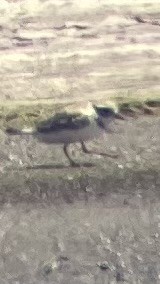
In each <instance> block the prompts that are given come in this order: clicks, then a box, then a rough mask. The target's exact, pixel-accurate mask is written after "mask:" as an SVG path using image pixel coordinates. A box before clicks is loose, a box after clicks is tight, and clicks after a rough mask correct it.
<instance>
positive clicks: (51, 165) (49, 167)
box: [23, 163, 95, 170]
mask: <svg viewBox="0 0 160 284" xmlns="http://www.w3.org/2000/svg"><path fill="white" fill-rule="evenodd" d="M94 166H95V165H94V164H93V163H82V164H76V165H74V166H71V165H63V164H58V165H53V164H50V165H44V164H42V165H33V166H26V167H24V168H23V169H25V170H42V169H43V170H52V169H67V168H71V169H72V168H81V167H86V168H90V167H94Z"/></svg>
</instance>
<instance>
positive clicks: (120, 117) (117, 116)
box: [115, 113, 126, 120]
mask: <svg viewBox="0 0 160 284" xmlns="http://www.w3.org/2000/svg"><path fill="white" fill-rule="evenodd" d="M115 119H120V120H126V119H125V117H124V116H123V115H122V114H120V113H116V114H115Z"/></svg>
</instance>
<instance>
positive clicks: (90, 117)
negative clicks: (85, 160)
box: [6, 104, 125, 167]
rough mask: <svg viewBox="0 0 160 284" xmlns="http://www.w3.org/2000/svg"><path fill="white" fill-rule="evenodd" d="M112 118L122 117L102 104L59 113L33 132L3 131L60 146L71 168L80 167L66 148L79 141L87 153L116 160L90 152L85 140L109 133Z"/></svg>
mask: <svg viewBox="0 0 160 284" xmlns="http://www.w3.org/2000/svg"><path fill="white" fill-rule="evenodd" d="M114 119H120V120H124V119H125V118H124V117H123V116H122V115H121V114H120V113H119V112H118V110H117V109H114V108H113V107H107V106H103V105H100V106H99V105H94V104H92V105H91V108H90V111H89V112H88V113H84V114H77V113H67V112H65V111H64V112H60V113H57V114H55V115H53V116H52V117H50V118H49V119H46V120H43V121H41V122H39V123H38V124H37V126H36V128H35V129H32V128H31V129H30V128H24V129H22V130H17V129H15V128H12V127H9V128H7V129H6V133H7V134H8V135H22V136H23V135H32V136H33V137H34V138H36V139H37V140H38V141H39V142H40V143H45V144H62V145H63V151H64V154H65V156H66V157H67V159H68V161H69V163H70V166H71V167H77V166H80V164H79V163H77V162H75V161H74V160H73V158H72V157H71V156H70V154H69V151H68V148H69V145H70V144H73V143H77V142H79V143H80V144H81V148H82V151H83V152H84V153H86V154H97V155H101V156H107V157H110V158H117V157H118V156H117V155H116V154H115V155H114V154H107V153H101V152H95V151H92V150H89V149H88V148H87V146H86V144H85V143H86V141H90V140H93V139H96V138H101V137H103V136H104V134H105V133H107V132H110V130H109V125H110V123H111V122H112V121H113V120H114Z"/></svg>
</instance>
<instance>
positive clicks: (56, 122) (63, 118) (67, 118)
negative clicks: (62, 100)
mask: <svg viewBox="0 0 160 284" xmlns="http://www.w3.org/2000/svg"><path fill="white" fill-rule="evenodd" d="M89 123H90V121H89V118H88V116H82V115H76V114H67V113H63V114H62V113H61V114H57V115H55V116H54V117H52V118H50V119H48V120H46V121H42V122H41V123H40V124H39V125H38V126H37V130H38V132H46V133H47V132H54V131H61V130H67V129H70V130H73V129H81V128H84V127H86V126H88V125H89Z"/></svg>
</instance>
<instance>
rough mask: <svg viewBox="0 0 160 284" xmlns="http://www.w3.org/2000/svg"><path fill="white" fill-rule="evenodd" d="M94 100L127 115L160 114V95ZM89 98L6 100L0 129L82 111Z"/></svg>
mask: <svg viewBox="0 0 160 284" xmlns="http://www.w3.org/2000/svg"><path fill="white" fill-rule="evenodd" d="M92 102H93V103H97V104H103V105H106V106H107V105H112V106H115V107H118V109H119V111H120V112H121V113H123V114H125V115H129V116H134V115H138V114H140V115H142V114H144V115H153V114H158V115H159V114H160V97H159V96H157V97H155V99H153V98H151V99H150V98H149V96H141V97H139V98H136V97H135V98H134V97H133V96H128V97H127V96H124V97H123V96H114V97H109V98H108V99H101V100H94V101H92ZM86 105H87V101H86V102H85V101H83V102H73V103H56V104H55V102H54V99H42V100H28V101H27V100H26V101H9V100H8V101H5V102H1V105H0V129H2V130H5V129H6V128H7V127H14V128H18V129H21V128H23V127H33V128H34V127H36V125H37V124H38V123H39V122H41V121H43V120H45V119H48V118H50V117H52V116H54V115H55V114H57V113H59V112H68V113H75V112H77V113H78V112H79V113H81V111H82V109H85V108H86Z"/></svg>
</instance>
